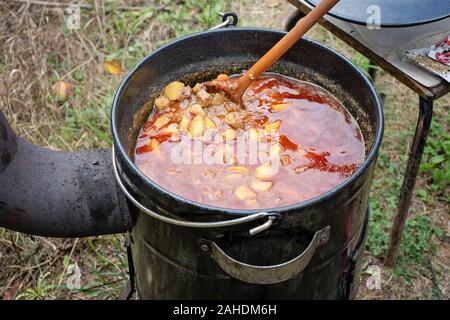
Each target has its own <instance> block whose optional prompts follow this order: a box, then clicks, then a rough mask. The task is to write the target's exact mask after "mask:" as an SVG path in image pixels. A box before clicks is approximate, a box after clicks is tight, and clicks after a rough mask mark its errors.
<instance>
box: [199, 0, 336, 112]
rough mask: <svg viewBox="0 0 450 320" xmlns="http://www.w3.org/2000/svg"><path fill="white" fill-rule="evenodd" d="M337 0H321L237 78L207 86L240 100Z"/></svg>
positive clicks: (214, 82)
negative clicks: (249, 87) (253, 82)
mask: <svg viewBox="0 0 450 320" xmlns="http://www.w3.org/2000/svg"><path fill="white" fill-rule="evenodd" d="M337 2H339V0H322V1H321V2H320V3H319V4H318V5H317V6H316V7H315V8H314V9H312V10H311V11H310V12H309V13H308V14H307V15H306V16H304V17H303V18H302V19H300V20H299V21H298V22H297V24H296V25H295V27H294V28H292V30H291V31H289V32H288V33H287V34H286V35H285V36H284V37H283V38H281V40H280V41H278V43H277V44H275V45H274V46H273V47H272V48H271V49H270V50H269V51H268V52H267V53H266V54H265V55H264V56H263V57H261V58H260V59H259V60H258V61H257V62H256V63H255V64H254V65H253V66H252V67H251V68H250V70H248V71H247V72H246V73H245V74H244V75H242V76H241V77H240V78H238V79H237V80H212V81H208V82H205V86H206V87H207V88H214V89H216V90H222V91H224V92H225V93H227V94H228V95H229V96H230V98H231V99H232V100H233V101H234V102H238V103H239V102H240V101H241V98H242V94H243V93H244V91H245V90H246V89H247V88H248V86H249V85H250V84H251V82H252V81H253V80H255V79H257V78H258V77H259V76H261V75H262V74H263V73H264V71H266V70H267V69H269V68H270V67H271V66H272V65H273V64H274V63H275V62H277V61H278V59H280V58H281V56H283V55H284V54H285V53H286V51H288V50H289V49H290V48H291V47H292V46H293V45H294V44H295V43H296V42H297V41H298V40H299V39H300V38H301V37H302V36H303V35H304V34H305V33H306V32H307V31H308V30H309V29H311V28H312V27H313V26H314V24H315V23H316V22H317V21H318V20H319V19H320V18H322V16H323V15H325V13H327V12H328V11H329V10H330V9H331V8H332V7H333V6H334V5H335V4H336V3H337Z"/></svg>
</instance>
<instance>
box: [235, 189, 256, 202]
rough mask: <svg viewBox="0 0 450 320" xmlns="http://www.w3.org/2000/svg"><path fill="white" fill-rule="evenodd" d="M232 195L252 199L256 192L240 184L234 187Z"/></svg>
mask: <svg viewBox="0 0 450 320" xmlns="http://www.w3.org/2000/svg"><path fill="white" fill-rule="evenodd" d="M234 195H235V196H236V197H238V198H239V199H240V200H252V199H255V198H256V193H255V192H254V191H253V190H252V189H250V188H248V187H246V186H240V187H238V188H236V189H234Z"/></svg>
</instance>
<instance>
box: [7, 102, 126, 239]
mask: <svg viewBox="0 0 450 320" xmlns="http://www.w3.org/2000/svg"><path fill="white" fill-rule="evenodd" d="M111 163H112V159H111V150H110V149H98V150H93V151H80V152H59V151H53V150H50V149H47V148H42V147H38V146H35V145H33V144H31V143H29V142H28V141H26V140H24V139H22V138H20V137H18V136H17V135H16V134H15V133H14V132H13V131H12V129H11V127H10V125H9V124H8V122H7V120H6V118H5V116H4V115H3V113H2V112H1V111H0V227H4V228H7V229H11V230H15V231H20V232H24V233H29V234H33V235H39V236H50V237H64V238H66V237H67V238H72V237H85V236H94V235H102V234H112V233H121V232H125V231H127V230H129V229H130V223H131V219H130V216H129V213H128V210H127V208H126V207H127V206H126V202H125V198H124V196H123V195H122V194H121V193H120V192H119V191H118V189H117V188H116V183H115V180H114V176H113V174H112V168H111Z"/></svg>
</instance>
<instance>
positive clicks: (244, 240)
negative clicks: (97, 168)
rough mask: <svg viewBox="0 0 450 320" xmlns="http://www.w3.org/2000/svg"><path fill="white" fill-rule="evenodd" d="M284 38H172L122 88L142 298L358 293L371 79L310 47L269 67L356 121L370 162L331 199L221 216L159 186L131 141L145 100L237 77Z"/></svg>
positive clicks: (122, 143)
mask: <svg viewBox="0 0 450 320" xmlns="http://www.w3.org/2000/svg"><path fill="white" fill-rule="evenodd" d="M283 35H284V33H283V32H277V31H273V30H262V29H222V30H218V31H210V32H203V33H199V34H195V35H191V36H188V37H185V38H182V39H179V40H176V41H174V42H171V43H170V44H168V45H166V46H164V47H162V48H160V49H159V50H157V51H155V52H153V53H152V54H150V55H149V56H147V57H146V58H145V59H144V60H143V61H142V62H141V63H139V64H138V65H137V66H136V68H135V69H134V70H133V71H132V72H131V73H130V74H129V75H128V76H127V77H126V79H125V80H124V81H123V83H122V84H121V86H120V88H119V90H118V91H117V94H116V96H115V99H114V105H113V109H112V119H111V124H112V131H113V138H114V148H115V155H114V157H115V170H116V172H117V174H116V178H117V179H118V182H119V186H120V187H121V188H122V189H123V191H124V192H125V194H126V195H127V197H128V198H129V200H130V201H131V203H132V205H131V207H132V212H133V219H134V221H133V222H134V226H133V230H132V242H133V246H132V250H133V257H134V262H135V269H136V276H137V289H138V292H139V295H140V296H141V297H142V298H144V299H170V298H172V299H173V298H175V299H200V298H216V299H222V298H242V299H265V298H268V299H270V298H287V299H320V298H321V299H337V298H347V297H352V296H353V295H354V293H355V289H356V284H357V282H358V281H354V282H352V280H353V278H355V279H357V278H358V276H359V273H358V266H359V262H360V260H361V259H359V258H360V254H359V253H360V252H362V251H363V246H364V236H365V231H366V227H367V216H368V211H369V210H368V199H369V190H370V185H371V181H372V174H373V170H374V166H375V161H376V157H377V154H378V150H379V146H380V142H381V137H382V132H383V112H382V107H381V103H380V99H379V97H378V95H377V93H376V92H375V90H374V88H373V86H372V84H371V83H370V81H369V80H368V79H367V77H366V76H365V75H364V74H363V73H362V72H361V71H360V70H359V69H357V68H356V67H355V66H354V65H353V64H352V63H351V62H350V61H348V60H347V59H346V58H344V57H343V56H341V55H340V54H338V53H336V52H335V51H333V50H331V49H329V48H326V47H325V46H323V45H320V44H318V43H316V42H314V41H311V40H305V39H303V40H301V41H300V42H299V43H297V44H296V45H295V46H294V47H293V48H292V49H290V50H289V51H288V52H287V54H286V55H285V56H284V57H283V59H282V60H281V61H279V62H278V63H277V64H276V65H275V66H274V67H273V68H272V69H271V71H274V72H278V73H281V74H285V75H288V76H291V77H294V78H298V79H301V80H306V81H310V82H314V83H316V84H318V85H320V86H322V87H324V88H326V89H327V90H328V91H330V92H331V93H333V94H334V95H335V96H336V97H337V98H338V99H339V100H340V101H342V102H343V104H344V105H345V106H346V107H347V109H348V110H349V111H350V112H351V113H352V114H353V116H354V117H355V119H356V120H357V121H358V123H359V125H360V127H361V129H362V131H363V135H364V139H365V142H366V160H365V162H364V164H363V165H362V166H361V167H360V168H359V169H358V170H357V172H355V174H354V175H353V176H351V177H350V178H349V179H348V180H347V181H345V182H344V183H342V184H341V185H339V186H338V187H336V188H335V189H333V190H332V191H330V192H327V193H326V194H323V195H321V196H318V197H316V198H314V199H311V200H309V201H305V202H302V203H299V204H296V205H291V206H286V207H280V208H276V209H271V210H270V212H263V213H261V212H258V211H257V210H224V209H221V208H217V207H212V206H207V205H202V204H200V203H195V202H192V201H190V200H187V199H184V198H182V197H180V196H177V195H176V194H173V193H171V192H170V190H165V189H163V188H161V187H160V186H158V185H157V184H155V183H153V182H152V181H151V180H149V179H148V178H147V177H146V176H144V175H143V174H142V173H141V172H140V171H139V170H138V169H137V168H136V166H135V165H134V163H133V159H132V154H133V152H132V150H133V147H134V141H135V138H136V135H137V132H138V129H139V127H140V125H141V124H142V123H143V121H144V120H145V118H146V117H147V116H148V114H149V112H150V109H149V108H148V107H146V106H145V103H146V102H147V101H148V100H149V99H151V98H152V97H153V96H155V95H156V94H157V93H158V92H159V91H160V90H161V89H162V88H163V86H164V85H165V84H167V83H168V82H170V81H173V80H180V79H181V80H182V81H183V82H185V83H190V84H195V82H200V81H204V80H208V79H211V78H212V77H213V76H215V75H217V74H218V73H222V72H225V73H228V74H230V73H235V72H240V71H241V70H242V69H245V68H248V67H250V66H251V65H252V64H253V63H254V62H255V61H256V60H257V59H258V58H259V57H260V56H261V55H263V54H264V53H265V52H266V51H267V50H268V49H270V47H271V46H273V44H275V43H276V42H277V41H278V40H279V39H280V38H281V37H282V36H283ZM299 125H301V123H299ZM255 228H256V229H255ZM249 230H251V231H250V232H249ZM355 270H356V271H355ZM355 273H356V275H355ZM352 283H353V284H352Z"/></svg>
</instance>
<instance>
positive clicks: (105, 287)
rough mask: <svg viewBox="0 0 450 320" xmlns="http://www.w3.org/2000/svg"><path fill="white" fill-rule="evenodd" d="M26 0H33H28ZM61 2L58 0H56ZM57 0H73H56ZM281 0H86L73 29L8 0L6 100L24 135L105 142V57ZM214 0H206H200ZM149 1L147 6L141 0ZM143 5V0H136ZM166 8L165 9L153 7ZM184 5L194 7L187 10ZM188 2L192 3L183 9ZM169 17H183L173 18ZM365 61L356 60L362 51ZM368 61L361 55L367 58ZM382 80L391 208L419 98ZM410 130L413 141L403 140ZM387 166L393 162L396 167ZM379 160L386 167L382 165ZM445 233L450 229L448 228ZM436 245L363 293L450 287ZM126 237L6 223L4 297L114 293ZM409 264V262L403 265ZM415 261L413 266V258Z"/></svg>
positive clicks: (43, 9) (421, 293)
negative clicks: (78, 284)
mask: <svg viewBox="0 0 450 320" xmlns="http://www.w3.org/2000/svg"><path fill="white" fill-rule="evenodd" d="M25 2H26V1H25ZM50 2H54V1H50ZM58 2H59V3H63V2H66V3H68V1H58ZM276 2H277V1H267V0H243V1H225V2H223V3H222V2H219V1H212V3H213V6H212V7H211V8H209V7H199V6H198V5H196V4H195V3H196V1H185V3H183V4H180V3H177V2H176V1H173V2H171V1H153V5H150V6H148V2H147V1H143V0H142V1H138V0H136V1H106V6H103V5H102V4H103V3H104V1H99V0H98V1H97V0H96V1H86V2H84V3H87V4H89V8H87V9H82V17H81V27H82V28H81V30H72V31H70V30H67V28H65V22H66V18H67V14H66V13H65V12H64V8H63V7H59V6H58V7H53V6H43V5H31V4H26V3H23V2H16V1H8V2H7V3H5V2H2V3H1V4H0V38H1V39H0V46H1V47H0V54H1V55H0V83H1V84H2V85H1V86H0V108H1V110H2V112H4V113H5V115H6V117H7V118H8V119H9V121H10V122H11V124H12V126H13V128H14V129H15V130H16V132H17V133H18V134H20V135H21V136H23V137H25V138H27V139H28V140H30V141H32V142H34V143H36V144H39V145H42V146H46V147H50V148H53V149H64V150H77V149H88V148H96V147H108V146H109V145H110V142H111V138H110V133H109V110H110V106H111V102H112V96H113V94H114V91H115V88H117V86H118V84H119V82H120V80H121V76H115V75H111V74H109V73H107V72H105V70H104V62H105V61H107V60H112V59H114V60H117V61H119V62H121V63H122V64H123V65H124V67H125V69H127V70H129V69H130V68H131V67H132V66H133V65H134V64H135V63H136V62H137V61H139V59H140V58H142V57H143V56H144V55H145V54H147V53H148V52H150V51H152V50H153V49H155V48H156V47H159V46H160V45H161V44H163V43H165V42H167V41H169V40H170V39H172V38H174V37H176V36H180V35H182V34H186V33H191V32H193V31H200V30H204V29H206V28H207V27H208V26H209V25H210V24H211V23H212V22H213V21H217V22H218V21H219V20H218V19H217V18H216V17H215V13H214V12H215V10H217V9H222V10H224V11H230V9H231V10H232V11H236V12H237V13H238V15H239V16H240V18H241V21H240V25H241V26H261V27H270V28H278V29H282V28H283V27H284V24H285V22H286V20H287V17H288V16H289V14H290V13H291V12H292V10H293V7H291V6H290V5H289V4H287V3H285V2H281V1H280V3H279V4H278V5H276V6H274V7H269V3H272V4H273V3H276ZM198 3H200V4H202V3H203V4H208V3H209V1H206V0H203V1H198ZM146 5H147V6H146ZM133 7H140V10H133ZM155 8H159V9H161V10H155ZM180 8H189V9H180ZM183 10H190V11H186V12H185V11H183ZM170 21H176V23H173V22H172V23H171V22H170ZM308 36H310V37H312V38H315V39H318V40H320V41H322V42H323V43H325V44H327V45H329V46H331V47H334V48H337V49H338V50H339V51H340V52H342V53H344V54H345V55H346V56H348V57H349V58H350V59H352V60H353V61H356V62H358V61H359V60H358V59H357V58H358V56H355V52H354V51H353V50H352V49H350V48H349V47H348V46H346V45H345V44H343V43H342V42H341V41H340V40H338V39H337V38H336V37H335V36H333V35H332V34H330V33H329V32H327V31H325V30H324V29H322V28H319V27H316V28H314V29H313V30H312V31H311V32H309V33H308ZM357 60H358V61H357ZM363 67H364V66H363ZM58 80H64V81H67V82H68V83H70V84H71V85H72V86H73V94H72V96H71V97H70V99H69V100H68V101H66V102H64V103H61V102H58V101H56V100H55V99H54V94H53V86H54V84H55V83H56V81H58ZM376 86H377V88H378V89H379V90H380V91H382V92H383V93H385V94H386V97H387V98H386V133H385V138H384V143H383V146H382V151H381V152H382V157H381V158H384V159H387V160H389V162H390V163H393V164H395V166H394V167H393V169H392V170H393V172H392V173H386V172H385V171H383V170H384V169H378V171H377V173H376V180H375V183H374V194H373V198H374V199H375V200H374V201H378V203H379V205H380V208H381V210H385V211H386V212H390V213H389V214H387V215H386V217H387V218H389V217H390V216H391V215H392V212H393V207H392V203H390V202H389V201H387V200H386V199H385V198H384V193H383V190H382V189H383V186H382V184H383V183H384V182H385V181H384V180H383V179H384V175H385V174H386V175H388V174H391V175H392V177H393V178H392V179H391V180H392V181H395V180H396V179H397V182H396V183H393V188H397V189H398V187H399V183H400V182H399V181H398V180H399V179H400V177H401V173H402V172H403V170H404V167H405V160H406V156H407V151H408V149H409V143H410V142H409V141H410V140H411V138H412V132H413V128H414V126H415V121H416V114H417V107H416V104H417V98H416V96H415V95H414V94H413V93H412V92H411V91H410V90H408V89H407V88H406V87H404V86H403V85H401V84H400V83H399V82H398V81H396V80H395V79H393V78H392V77H390V76H389V75H386V74H385V73H382V72H381V73H380V76H379V77H378V78H377V80H376ZM449 104H450V99H449V98H448V97H446V98H443V99H440V100H438V101H437V103H436V105H437V106H436V112H435V119H436V120H437V121H440V122H441V123H442V124H443V125H444V126H445V128H447V129H448V125H449V124H448V123H447V122H446V121H448V120H443V119H446V118H445V115H446V113H447V112H448V106H449ZM406 141H407V142H406ZM389 168H390V167H389ZM380 170H381V171H380ZM430 183H431V182H430V177H429V176H427V175H421V176H420V178H419V181H418V185H419V186H420V187H424V188H428V187H429V185H430ZM448 211H449V207H448V203H446V202H445V201H441V200H440V199H437V198H436V199H432V201H424V200H423V199H422V198H421V197H418V196H415V197H414V199H413V210H412V215H413V216H417V215H427V216H429V217H431V223H432V224H433V225H437V226H439V227H441V228H442V229H444V230H447V229H448V223H449V220H448V218H449V216H448ZM447 233H448V231H447ZM430 241H433V242H434V243H436V244H437V251H436V252H433V253H430V254H428V255H427V257H428V258H427V259H428V260H427V261H429V265H430V266H432V267H430V268H426V269H427V270H428V271H430V270H431V271H430V272H415V273H414V274H413V277H412V279H407V277H406V276H404V275H403V274H400V275H396V274H395V273H396V272H395V271H392V270H383V271H382V280H383V282H382V289H381V290H368V289H367V288H366V287H365V285H364V284H365V280H366V278H367V275H365V276H364V279H363V282H361V290H360V294H359V297H360V298H363V299H380V298H386V299H395V298H402V299H403V298H405V299H416V298H417V299H419V298H420V299H423V298H449V297H450V288H449V283H450V279H449V276H448V275H449V272H448V271H449V270H450V263H449V257H450V252H449V251H450V250H449V244H448V236H447V237H446V236H444V237H440V238H439V237H435V236H434V238H433V239H432V240H430ZM122 242H123V236H121V235H116V236H104V237H95V238H88V239H50V238H41V237H34V236H29V235H24V234H19V233H15V232H11V231H7V230H4V229H0V269H1V270H2V272H1V273H0V298H2V299H57V298H63V299H66V298H67V299H69V298H70V299H72V298H77V299H90V298H103V299H109V298H116V297H117V296H118V294H119V293H120V291H121V289H122V287H123V285H124V283H125V282H124V281H125V279H126V265H127V264H126V259H125V256H124V249H123V244H122ZM380 256H382V254H381V255H380V254H377V255H376V256H375V255H374V254H373V253H370V252H367V254H366V257H365V259H366V265H373V264H377V265H380V266H381V265H382V262H381V260H380V258H379V257H380ZM74 263H77V264H78V265H79V266H80V267H81V270H82V276H83V277H82V286H83V288H84V289H85V290H84V291H82V292H76V291H70V290H68V289H67V288H66V286H65V284H66V280H67V276H68V275H67V268H68V266H69V265H70V264H74ZM401 267H402V268H405V269H407V268H408V266H407V265H406V263H405V264H403V265H401ZM409 268H412V269H414V268H416V266H415V265H412V266H409Z"/></svg>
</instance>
